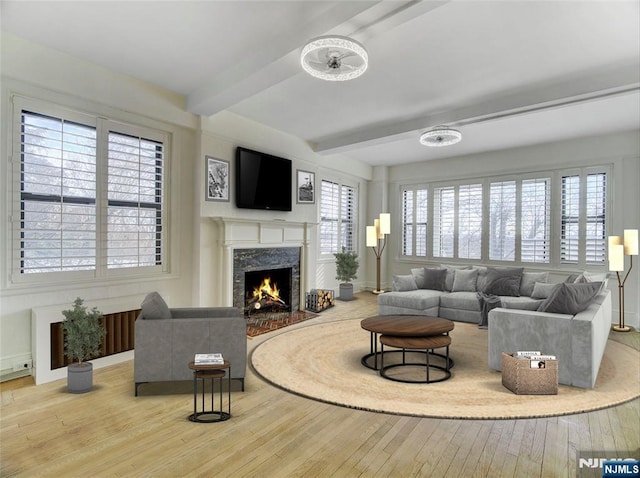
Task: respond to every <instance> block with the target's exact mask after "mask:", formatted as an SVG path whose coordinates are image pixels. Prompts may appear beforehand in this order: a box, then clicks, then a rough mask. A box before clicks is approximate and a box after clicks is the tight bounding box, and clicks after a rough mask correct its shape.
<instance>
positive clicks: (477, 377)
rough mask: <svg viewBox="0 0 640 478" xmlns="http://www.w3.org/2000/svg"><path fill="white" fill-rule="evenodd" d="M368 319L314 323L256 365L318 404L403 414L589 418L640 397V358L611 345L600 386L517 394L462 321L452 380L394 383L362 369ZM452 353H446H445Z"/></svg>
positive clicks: (271, 345)
mask: <svg viewBox="0 0 640 478" xmlns="http://www.w3.org/2000/svg"><path fill="white" fill-rule="evenodd" d="M360 320H361V319H350V320H343V321H333V322H326V323H322V324H315V325H308V326H306V327H301V328H298V329H294V330H291V331H287V332H283V333H282V334H279V335H277V336H274V337H272V338H270V339H268V340H266V341H265V342H264V343H262V344H260V345H259V346H257V347H256V349H255V350H254V351H253V353H252V355H251V363H252V365H253V367H254V369H255V370H256V372H257V373H258V374H259V375H260V376H262V377H263V378H264V379H265V380H267V381H268V382H270V383H272V384H274V385H276V386H278V387H280V388H282V389H284V390H286V391H289V392H293V393H296V394H298V395H302V396H304V397H308V398H311V399H314V400H319V401H322V402H326V403H331V404H335V405H340V406H344V407H349V408H355V409H360V410H368V411H373V412H383V413H391V414H400V415H410V416H420V417H437V418H468V419H509V418H533V417H547V416H554V415H567V414H574V413H581V412H588V411H592V410H597V409H600V408H606V407H610V406H613V405H618V404H620V403H623V402H626V401H629V400H632V399H634V398H636V397H638V396H640V385H639V384H638V381H637V377H638V376H639V374H640V352H638V351H636V350H634V349H632V348H630V347H627V346H625V345H622V344H620V343H618V342H614V341H612V340H609V341H608V342H607V347H606V350H605V354H604V357H603V359H602V364H601V366H600V372H599V374H598V380H597V382H596V387H595V388H594V389H592V390H588V389H582V388H576V387H569V386H565V385H559V386H558V395H516V394H514V393H512V392H511V391H509V390H508V389H506V388H504V387H503V386H502V375H501V373H500V372H496V371H494V370H491V369H489V367H488V365H487V331H486V330H480V329H478V327H477V326H476V325H474V324H465V323H460V322H456V323H455V329H454V330H453V331H452V332H451V333H450V335H451V340H452V343H451V348H450V354H451V358H452V359H453V360H454V362H455V366H454V367H453V368H452V369H451V372H452V377H451V379H449V380H447V381H444V382H438V383H431V384H409V383H401V382H394V381H391V380H386V379H384V378H382V377H380V375H379V374H378V372H376V371H374V370H370V369H367V368H365V367H364V366H362V364H361V363H360V359H361V358H362V356H363V355H365V354H367V353H368V352H369V332H367V331H365V330H363V329H362V328H361V327H360ZM442 350H444V349H442Z"/></svg>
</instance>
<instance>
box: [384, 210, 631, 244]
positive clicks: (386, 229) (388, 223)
mask: <svg viewBox="0 0 640 478" xmlns="http://www.w3.org/2000/svg"><path fill="white" fill-rule="evenodd" d="M636 232H638V231H636ZM380 234H391V214H389V213H388V212H383V213H382V214H380ZM636 239H637V236H636ZM636 249H637V241H636Z"/></svg>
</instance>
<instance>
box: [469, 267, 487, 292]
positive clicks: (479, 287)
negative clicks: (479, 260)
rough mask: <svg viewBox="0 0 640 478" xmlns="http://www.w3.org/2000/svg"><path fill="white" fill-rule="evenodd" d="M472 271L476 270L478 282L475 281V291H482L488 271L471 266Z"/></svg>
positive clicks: (484, 268)
mask: <svg viewBox="0 0 640 478" xmlns="http://www.w3.org/2000/svg"><path fill="white" fill-rule="evenodd" d="M473 268H474V269H478V280H477V281H476V290H478V291H481V292H482V291H483V290H484V288H485V286H486V285H487V274H488V272H489V271H488V270H487V268H486V267H485V266H473Z"/></svg>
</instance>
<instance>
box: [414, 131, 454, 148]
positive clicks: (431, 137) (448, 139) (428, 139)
mask: <svg viewBox="0 0 640 478" xmlns="http://www.w3.org/2000/svg"><path fill="white" fill-rule="evenodd" d="M461 139H462V133H461V132H460V131H458V130H457V129H453V128H449V127H448V126H436V127H435V128H433V129H431V130H429V131H426V132H424V133H422V135H421V136H420V143H422V144H424V145H425V146H449V145H451V144H456V143H459V142H460V140H461Z"/></svg>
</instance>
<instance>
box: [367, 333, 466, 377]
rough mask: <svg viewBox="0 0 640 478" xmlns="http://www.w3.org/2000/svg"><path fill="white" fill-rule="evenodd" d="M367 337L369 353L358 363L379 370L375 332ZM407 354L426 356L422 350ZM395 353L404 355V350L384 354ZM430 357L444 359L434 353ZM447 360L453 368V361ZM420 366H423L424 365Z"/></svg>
mask: <svg viewBox="0 0 640 478" xmlns="http://www.w3.org/2000/svg"><path fill="white" fill-rule="evenodd" d="M369 335H370V340H369V341H370V343H369V350H370V352H369V353H368V354H366V355H363V356H362V358H361V359H360V363H361V364H362V365H363V366H365V367H367V368H369V369H371V370H380V367H379V364H380V363H381V355H382V352H379V351H378V334H377V333H376V332H371V333H370V334H369ZM409 352H412V353H421V354H426V352H425V351H424V350H410V351H409ZM396 353H400V354H404V353H405V350H389V351H386V352H385V354H396ZM431 355H437V356H439V357H442V358H445V356H444V355H442V354H437V353H435V352H431ZM448 360H449V368H453V365H454V362H453V359H452V358H451V357H449V359H448ZM371 361H373V365H372V364H371V363H370V362H371ZM403 361H404V355H403ZM445 364H446V362H445ZM407 365H408V364H407ZM422 365H424V363H423V364H422Z"/></svg>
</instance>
